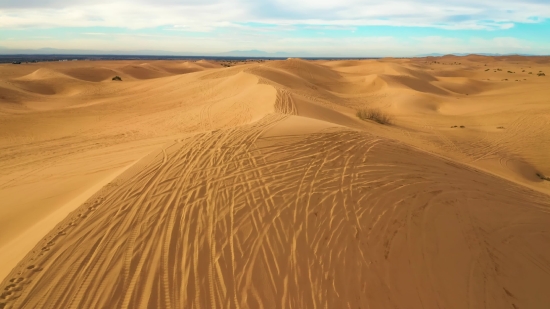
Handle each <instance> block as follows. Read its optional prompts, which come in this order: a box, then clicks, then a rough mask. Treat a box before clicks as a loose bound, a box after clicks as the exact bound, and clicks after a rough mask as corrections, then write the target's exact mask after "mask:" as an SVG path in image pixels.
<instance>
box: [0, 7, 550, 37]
mask: <svg viewBox="0 0 550 309" xmlns="http://www.w3.org/2000/svg"><path fill="white" fill-rule="evenodd" d="M545 18H550V3H549V2H548V0H524V1H521V2H520V1H517V0H500V1H496V0H483V1H480V0H477V1H473V0H446V1H439V0H408V1H406V0H389V1H380V0H339V1H332V0H330V1H328V0H299V1H296V0H271V1H266V0H260V1H254V0H156V1H152V0H137V1H130V0H121V1H120V0H119V1H117V0H114V1H108V0H93V1H92V0H70V1H69V0H42V1H38V0H2V1H1V3H0V28H17V27H87V26H102V27H125V28H131V29H139V28H151V27H158V26H166V25H180V26H181V25H184V26H185V28H183V29H186V30H189V31H209V30H212V29H214V28H216V27H224V26H226V25H228V24H229V25H231V24H235V23H246V22H261V23H271V24H275V25H309V26H335V27H356V26H362V25H392V26H426V27H437V28H444V29H507V28H510V27H512V26H513V25H514V23H517V22H528V23H533V22H538V21H541V20H543V19H545Z"/></svg>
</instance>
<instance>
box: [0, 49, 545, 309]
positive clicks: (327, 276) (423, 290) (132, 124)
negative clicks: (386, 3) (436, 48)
mask: <svg viewBox="0 0 550 309" xmlns="http://www.w3.org/2000/svg"><path fill="white" fill-rule="evenodd" d="M499 69H500V70H499ZM523 70H525V72H523ZM508 71H510V72H515V73H508ZM539 71H542V72H545V73H550V59H549V58H541V57H533V58H525V57H508V58H505V57H499V58H494V57H481V56H469V57H442V58H422V59H382V60H368V61H367V60H365V61H347V60H346V61H304V60H300V59H291V60H285V61H269V62H246V63H241V64H239V65H236V66H232V67H228V68H227V67H224V66H222V65H220V64H218V63H215V62H208V61H198V62H183V61H182V62H176V61H151V62H147V63H146V62H143V61H119V62H114V61H113V62H85V61H83V62H65V63H38V64H23V65H17V66H16V65H0V166H1V172H0V201H1V202H0V279H1V278H5V279H4V280H3V281H2V282H1V284H0V308H2V309H4V308H457V309H458V308H516V309H517V308H548V307H549V306H550V294H549V293H548V287H549V286H550V245H549V244H550V195H549V194H550V181H545V180H543V179H541V177H540V176H537V174H539V175H541V176H544V175H546V176H548V175H550V156H549V155H548V154H549V153H550V133H548V128H549V127H550V126H549V125H550V101H549V100H548V98H549V97H550V96H549V95H550V87H549V86H550V79H549V78H550V77H545V76H537V73H539ZM529 72H532V73H533V74H529ZM115 75H119V76H121V77H122V79H123V81H122V82H116V81H111V78H112V77H113V76H115ZM505 79H507V80H505ZM516 80H517V81H516ZM365 107H375V108H380V109H381V110H383V111H384V112H386V113H388V114H390V115H392V116H393V118H394V121H393V124H392V125H380V124H378V123H376V122H371V121H362V120H359V119H358V118H357V117H356V116H355V112H356V110H357V109H360V108H365ZM460 126H463V128H461V127H460Z"/></svg>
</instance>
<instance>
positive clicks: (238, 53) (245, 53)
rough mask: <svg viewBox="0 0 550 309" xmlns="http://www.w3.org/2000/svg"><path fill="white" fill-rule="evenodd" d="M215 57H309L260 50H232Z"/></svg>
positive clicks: (303, 54)
mask: <svg viewBox="0 0 550 309" xmlns="http://www.w3.org/2000/svg"><path fill="white" fill-rule="evenodd" d="M215 56H222V57H261V58H267V57H273V58H288V57H296V56H302V57H307V56H310V55H308V54H306V53H299V55H297V54H292V53H286V52H276V53H269V52H265V51H262V50H233V51H229V52H225V53H219V54H216V55H215Z"/></svg>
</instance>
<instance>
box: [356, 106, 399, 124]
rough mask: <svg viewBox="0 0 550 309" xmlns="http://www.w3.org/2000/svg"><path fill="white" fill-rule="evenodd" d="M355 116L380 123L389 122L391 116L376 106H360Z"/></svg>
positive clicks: (391, 119)
mask: <svg viewBox="0 0 550 309" xmlns="http://www.w3.org/2000/svg"><path fill="white" fill-rule="evenodd" d="M356 115H357V117H359V119H361V120H365V121H366V120H371V121H375V122H378V123H380V124H391V123H392V122H393V117H392V116H391V115H389V114H387V113H385V112H383V111H382V110H381V109H378V108H362V109H360V110H358V111H357V114H356Z"/></svg>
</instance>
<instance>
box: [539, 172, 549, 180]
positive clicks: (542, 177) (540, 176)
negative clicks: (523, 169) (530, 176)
mask: <svg viewBox="0 0 550 309" xmlns="http://www.w3.org/2000/svg"><path fill="white" fill-rule="evenodd" d="M537 176H539V178H540V179H542V180H546V181H550V177H546V176H544V175H543V174H541V173H537Z"/></svg>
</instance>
